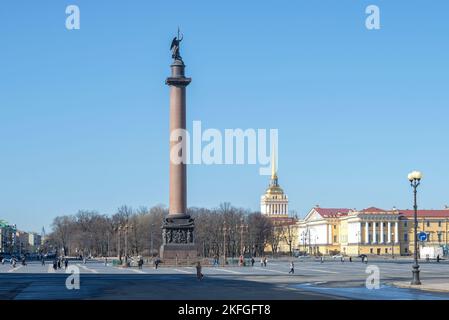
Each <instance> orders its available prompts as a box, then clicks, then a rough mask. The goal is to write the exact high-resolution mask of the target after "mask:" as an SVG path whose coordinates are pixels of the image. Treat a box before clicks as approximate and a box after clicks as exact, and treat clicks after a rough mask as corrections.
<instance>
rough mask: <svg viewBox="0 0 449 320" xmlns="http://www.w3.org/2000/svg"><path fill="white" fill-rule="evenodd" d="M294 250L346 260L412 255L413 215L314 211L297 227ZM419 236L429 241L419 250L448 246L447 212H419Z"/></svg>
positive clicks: (404, 212)
mask: <svg viewBox="0 0 449 320" xmlns="http://www.w3.org/2000/svg"><path fill="white" fill-rule="evenodd" d="M297 225H298V228H297V230H298V246H297V248H296V249H299V250H300V251H303V252H307V253H309V254H314V255H321V254H337V253H341V254H344V255H348V256H357V255H360V254H366V255H392V256H394V255H410V254H413V251H414V229H413V227H414V211H413V210H398V209H396V208H393V209H391V210H384V209H380V208H375V207H371V208H367V209H363V210H356V209H348V208H320V207H319V206H316V207H314V208H313V209H312V210H311V211H310V212H309V213H308V214H307V216H306V217H305V218H304V219H303V220H300V221H299V222H298V223H297ZM418 225H419V227H418V233H419V232H425V233H426V234H427V235H428V240H427V241H425V242H420V243H419V245H420V247H442V248H444V251H445V252H447V249H448V244H449V209H448V208H447V207H446V208H445V209H442V210H418Z"/></svg>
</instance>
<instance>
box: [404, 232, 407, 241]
mask: <svg viewBox="0 0 449 320" xmlns="http://www.w3.org/2000/svg"><path fill="white" fill-rule="evenodd" d="M404 241H408V234H406V233H404Z"/></svg>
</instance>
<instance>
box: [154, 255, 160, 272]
mask: <svg viewBox="0 0 449 320" xmlns="http://www.w3.org/2000/svg"><path fill="white" fill-rule="evenodd" d="M159 263H161V260H159V258H156V260H155V261H154V268H155V269H156V270H157V268H158V267H159Z"/></svg>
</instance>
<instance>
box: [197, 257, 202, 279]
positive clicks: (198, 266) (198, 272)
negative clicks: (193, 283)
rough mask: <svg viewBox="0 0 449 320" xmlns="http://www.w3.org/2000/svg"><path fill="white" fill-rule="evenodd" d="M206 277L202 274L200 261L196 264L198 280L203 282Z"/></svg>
mask: <svg viewBox="0 0 449 320" xmlns="http://www.w3.org/2000/svg"><path fill="white" fill-rule="evenodd" d="M203 277H204V275H203V274H202V273H201V262H199V261H198V263H197V264H196V278H197V279H198V280H199V281H201V280H203Z"/></svg>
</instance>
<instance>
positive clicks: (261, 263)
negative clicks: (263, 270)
mask: <svg viewBox="0 0 449 320" xmlns="http://www.w3.org/2000/svg"><path fill="white" fill-rule="evenodd" d="M260 266H261V267H263V258H260Z"/></svg>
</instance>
